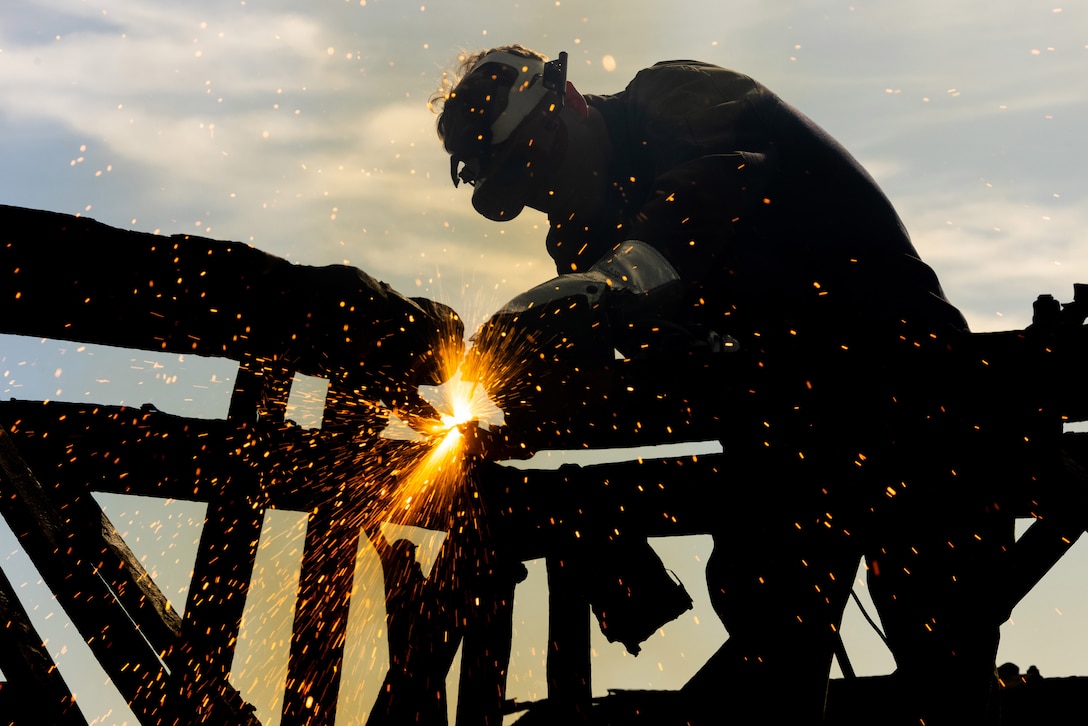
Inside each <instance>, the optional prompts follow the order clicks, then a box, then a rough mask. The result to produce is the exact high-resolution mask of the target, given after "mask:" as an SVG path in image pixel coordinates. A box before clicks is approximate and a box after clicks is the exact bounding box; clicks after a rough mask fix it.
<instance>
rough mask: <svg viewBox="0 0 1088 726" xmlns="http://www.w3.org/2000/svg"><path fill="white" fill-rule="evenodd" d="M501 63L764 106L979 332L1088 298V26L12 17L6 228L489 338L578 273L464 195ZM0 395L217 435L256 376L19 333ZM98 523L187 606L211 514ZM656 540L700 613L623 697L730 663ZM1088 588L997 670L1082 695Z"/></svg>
mask: <svg viewBox="0 0 1088 726" xmlns="http://www.w3.org/2000/svg"><path fill="white" fill-rule="evenodd" d="M508 42H521V43H523V44H526V45H528V46H531V47H534V48H537V49H539V50H541V51H543V52H545V53H548V54H549V55H552V56H555V55H557V54H558V52H559V51H561V50H566V51H568V52H569V54H570V61H571V62H570V73H569V77H570V79H571V80H572V81H573V82H574V83H575V84H576V85H577V86H578V87H579V89H580V90H582V91H586V92H598V93H607V92H612V91H618V90H620V89H622V88H623V86H624V85H626V83H627V81H628V80H630V78H631V77H632V76H633V75H634V74H635V73H636V72H637V71H638V70H639V69H641V68H643V67H645V66H647V65H650V64H652V63H653V62H655V61H657V60H663V59H670V58H694V59H699V60H705V61H710V62H714V63H718V64H720V65H724V66H728V67H732V68H735V69H738V70H741V71H743V72H746V73H748V74H750V75H752V76H753V77H755V78H757V79H758V80H760V81H762V82H763V83H765V84H766V85H768V86H769V87H770V88H771V89H773V90H774V91H776V92H777V93H778V94H779V95H781V96H782V97H784V98H785V99H786V100H787V101H789V102H790V103H792V104H794V105H795V106H797V107H798V108H800V109H801V110H802V111H803V112H804V113H806V114H807V115H809V116H810V117H811V118H813V119H814V120H815V121H816V122H817V123H819V124H821V125H822V126H824V127H825V128H826V129H827V130H828V131H830V132H831V133H832V135H834V136H835V137H837V138H838V139H839V140H840V141H842V142H843V144H844V145H845V146H846V147H847V148H848V149H850V150H851V151H852V152H853V153H854V155H855V156H857V157H858V159H859V160H860V161H861V162H862V163H863V164H864V165H865V166H866V167H867V168H868V169H869V170H870V172H872V174H873V175H874V176H875V177H876V179H877V181H878V182H879V183H880V184H881V186H882V187H883V189H884V190H885V192H886V193H887V194H888V196H889V197H890V198H891V199H892V201H893V203H894V204H895V205H896V207H897V209H898V210H899V212H900V215H901V216H902V217H903V219H904V221H905V222H906V224H907V227H908V228H909V229H910V231H911V234H912V237H913V239H914V241H915V244H916V246H917V248H918V249H919V251H920V253H921V255H922V257H923V258H924V259H925V260H926V261H927V262H929V263H930V265H932V266H933V267H934V268H935V269H936V271H937V273H938V274H939V276H940V277H941V280H942V282H943V284H944V287H945V291H946V293H947V294H948V296H949V297H950V298H951V299H952V301H953V302H954V303H956V304H957V305H958V306H959V307H960V308H961V309H962V310H963V311H964V313H965V314H966V315H967V317H968V319H969V321H970V322H971V325H972V327H973V328H974V329H975V330H979V331H982V330H1002V329H1012V328H1017V327H1023V326H1024V325H1025V324H1027V322H1028V321H1029V319H1030V314H1031V303H1032V301H1033V300H1034V298H1035V296H1036V295H1038V294H1040V293H1051V294H1054V295H1055V296H1056V297H1058V298H1059V299H1060V300H1069V299H1070V298H1071V295H1072V285H1073V283H1075V282H1088V232H1086V230H1088V204H1086V200H1088V174H1086V173H1085V169H1086V168H1088V137H1086V135H1085V129H1088V92H1086V87H1085V83H1086V82H1085V79H1086V78H1088V3H1084V2H1082V1H1079V2H1076V3H1073V2H1064V1H1063V0H1049V1H1046V2H1042V1H1036V0H1024V1H1022V2H1016V3H1011V2H1007V3H995V2H992V0H914V1H913V2H910V3H904V2H898V1H896V0H872V1H867V0H858V1H856V2H853V3H850V2H849V0H843V1H841V2H838V1H836V2H832V1H829V0H785V1H783V2H778V3H767V2H763V1H762V0H744V1H740V2H736V1H734V2H722V1H721V0H671V1H670V2H667V3H666V2H662V3H648V2H630V1H628V2H618V0H600V1H599V2H592V3H590V2H573V1H572V0H562V1H561V2H556V1H555V0H521V1H520V2H513V1H510V0H506V1H503V2H499V1H491V0H488V1H481V0H471V1H467V2H464V1H461V0H458V1H457V2H454V1H453V0H438V1H436V2H433V3H432V2H416V3H409V2H402V1H397V0H362V1H360V0H314V1H313V2H302V1H301V0H267V1H265V0H244V1H242V0H227V1H222V0H220V1H218V2H213V1H212V0H190V1H188V2H185V3H178V2H173V3H168V2H161V1H160V2H153V1H151V0H143V1H139V0H94V1H82V0H4V3H3V5H2V7H0V161H2V163H0V203H4V204H12V205H20V206H26V207H34V208H40V209H47V210H51V211H57V212H65V213H78V214H83V215H86V216H90V217H93V218H95V219H97V220H99V221H101V222H104V223H106V224H110V225H114V226H117V227H121V228H126V229H135V230H140V231H146V232H152V231H158V232H160V233H162V234H173V233H194V234H200V235H204V236H209V237H213V238H216V239H222V240H239V241H244V242H248V243H250V244H253V245H254V246H256V247H258V248H260V249H261V250H264V251H267V252H270V253H273V254H277V255H281V256H284V257H287V258H289V259H291V260H293V261H296V262H299V263H305V264H315V265H322V264H329V263H341V262H344V263H348V264H351V265H355V266H357V267H360V268H362V269H363V270H365V271H367V272H369V273H370V274H372V275H374V276H375V277H378V278H380V279H383V280H385V281H386V282H388V283H390V284H391V285H392V286H393V287H394V288H396V289H398V290H401V291H402V292H405V293H408V294H412V295H427V296H431V297H435V298H437V299H440V300H443V301H444V302H447V303H449V304H451V305H453V306H454V307H455V308H456V309H457V310H458V311H459V312H460V313H461V314H462V316H464V317H465V318H466V319H467V323H468V327H469V329H472V328H474V327H475V326H476V325H477V324H478V323H479V322H481V321H482V320H483V319H484V318H485V317H486V316H487V315H488V314H490V313H491V312H493V311H494V310H495V309H497V308H498V307H499V305H501V304H502V303H503V302H505V301H506V300H507V299H509V298H511V297H513V296H514V295H516V294H517V293H518V292H521V291H522V290H524V289H526V288H528V287H530V286H532V285H534V284H536V283H538V282H541V281H543V280H545V279H547V278H549V277H551V276H552V275H553V267H552V265H551V261H550V260H549V259H548V257H547V256H546V254H545V252H544V246H543V236H544V229H545V221H544V219H543V218H542V217H540V216H539V215H537V214H535V213H532V212H526V213H525V214H523V215H522V217H521V218H519V219H518V220H516V221H514V222H511V223H507V224H505V225H500V224H496V223H492V222H488V221H487V220H484V219H482V218H480V217H478V216H476V214H475V212H473V210H472V208H471V205H470V202H469V193H468V192H467V191H466V190H465V189H460V190H455V189H453V187H452V185H451V184H450V182H449V174H448V159H447V157H446V156H445V155H444V154H443V152H442V150H441V147H440V146H439V144H438V141H437V138H436V136H435V133H434V116H433V115H432V114H431V112H430V111H429V110H428V109H427V105H426V101H427V98H428V97H429V95H430V94H431V92H432V90H433V89H434V88H435V87H436V85H437V82H438V79H439V78H440V76H441V72H442V70H443V68H445V67H447V66H448V65H449V64H450V62H451V61H452V59H453V58H454V57H455V56H456V54H457V52H458V50H459V49H461V48H470V49H476V48H480V47H489V46H492V45H498V44H503V43H508ZM0 374H2V376H0V396H3V397H20V398H31V399H58V400H75V401H96V402H102V403H121V402H124V403H126V404H132V405H140V404H141V403H143V402H145V401H149V400H150V401H154V402H155V403H156V404H157V405H159V407H160V408H162V409H164V410H169V411H172V412H176V413H181V414H184V415H190V416H221V415H223V413H224V412H225V406H226V403H225V401H226V397H227V396H229V392H230V386H231V377H232V375H233V371H232V369H231V367H230V366H229V365H224V364H223V362H221V361H220V362H217V361H202V360H198V359H193V358H192V357H187V358H185V359H182V360H179V359H177V358H176V357H174V358H171V357H165V358H164V357H161V356H152V355H150V354H146V353H142V352H121V353H118V352H116V351H109V350H103V349H96V348H94V347H91V346H76V345H71V344H65V343H63V342H42V341H38V340H26V339H17V338H13V337H10V336H0ZM107 499H108V501H107ZM103 501H105V502H106V506H107V511H108V514H109V515H110V516H111V518H113V520H114V522H115V524H116V525H117V526H118V528H119V529H120V530H121V531H122V532H123V533H125V534H126V536H127V538H128V540H129V542H130V544H131V545H132V547H133V549H134V550H135V551H136V552H137V554H139V555H140V556H141V557H143V558H144V559H145V562H146V565H147V567H148V568H149V569H150V570H152V571H153V574H154V576H155V577H156V579H157V581H158V582H159V583H160V585H161V586H162V587H163V589H164V591H166V592H167V594H168V595H169V596H170V597H171V598H172V600H173V601H174V603H175V604H176V605H177V606H178V607H179V608H180V606H181V605H182V604H183V603H184V601H185V596H184V593H185V590H186V587H187V584H188V583H187V577H188V570H189V567H191V562H192V557H193V552H194V543H195V541H196V538H197V537H198V536H199V522H200V521H201V520H202V512H201V511H200V508H199V507H194V506H192V505H189V504H185V503H180V502H174V503H163V502H159V501H154V500H137V499H134V498H126V497H109V498H103ZM298 524H299V519H298V517H297V516H295V515H293V514H292V513H289V512H277V513H275V515H274V516H272V517H270V519H269V522H268V524H267V530H266V533H265V536H264V537H263V538H262V550H261V561H260V562H259V567H261V568H263V572H264V574H265V577H263V578H262V579H261V580H260V581H258V582H256V583H255V588H254V592H253V593H252V594H251V597H250V606H249V609H248V611H247V622H246V625H247V637H246V640H245V642H243V643H242V644H241V646H240V648H239V659H238V661H237V662H236V665H235V668H234V673H233V680H234V682H235V684H236V685H237V686H238V687H239V688H240V689H242V691H243V695H245V696H246V697H247V698H250V699H251V700H252V701H253V702H254V703H256V704H257V706H258V708H259V709H260V710H259V713H260V716H261V718H262V720H263V722H264V723H266V724H268V723H277V722H278V715H277V713H276V712H277V710H278V704H279V703H281V701H280V700H277V699H280V698H281V696H280V695H278V694H277V693H276V688H275V674H276V673H277V672H279V673H281V674H282V670H283V668H285V658H286V647H285V642H284V641H283V638H284V637H285V636H284V635H283V633H282V623H283V622H288V623H289V617H290V606H291V599H292V598H291V597H290V596H288V595H287V594H286V593H287V592H288V590H285V589H284V588H285V587H289V586H290V585H291V577H292V575H291V572H292V568H293V567H297V561H298V558H299V556H300V551H299V548H300V547H301V544H300V529H299V526H298ZM0 540H2V541H0V565H2V566H3V569H4V571H5V572H6V573H7V574H8V576H9V577H10V578H11V579H12V581H13V582H14V584H15V585H16V587H17V588H19V589H20V593H21V595H22V596H23V597H24V602H25V603H26V604H27V607H28V609H29V610H31V614H32V617H33V618H34V619H35V624H36V626H37V627H38V628H39V630H40V631H41V633H42V635H43V637H45V638H47V639H48V645H49V650H50V652H51V653H53V654H54V657H55V658H56V661H57V664H58V667H59V668H60V669H61V672H62V673H63V674H64V676H65V678H66V679H67V680H68V682H69V684H70V686H71V687H72V688H73V690H75V691H76V693H77V698H78V700H79V703H80V705H81V707H83V708H84V709H85V713H86V714H87V717H88V719H89V720H91V721H92V722H93V723H97V724H122V723H129V724H134V723H135V720H134V719H133V718H132V716H131V714H130V713H128V712H127V710H126V709H125V706H124V704H123V702H122V701H121V700H120V699H119V698H117V697H116V696H115V695H114V694H112V693H111V692H110V691H111V689H110V688H109V687H103V685H102V684H103V680H104V676H103V675H102V674H101V672H96V671H95V670H94V664H93V661H91V662H88V660H87V655H86V653H85V651H84V650H83V648H82V645H81V643H80V641H79V639H78V637H76V635H75V633H74V629H73V627H72V626H71V625H70V624H68V623H67V620H66V616H65V615H64V613H63V611H62V610H61V609H60V608H59V607H58V606H57V605H56V604H55V603H54V602H53V601H52V600H51V598H50V596H49V595H48V592H46V591H44V590H43V589H42V587H41V586H40V584H39V582H38V580H39V578H38V576H37V574H36V573H35V572H34V571H33V568H31V567H30V566H29V565H28V564H27V562H26V561H25V557H24V556H23V555H22V553H21V552H20V551H19V548H18V545H17V543H16V541H15V539H14V537H12V536H11V534H10V532H9V531H8V530H7V529H6V526H0ZM657 544H658V545H659V549H660V551H661V553H662V556H663V558H664V559H665V560H666V564H667V565H668V566H670V567H671V568H672V569H674V570H676V571H677V573H678V574H680V577H681V578H682V579H683V580H684V582H685V584H686V585H687V586H688V588H689V590H691V591H692V593H693V595H695V597H696V605H697V608H696V610H695V611H693V612H692V613H688V614H686V615H685V616H683V617H682V618H681V619H680V620H678V621H676V622H674V623H672V624H670V625H668V626H666V628H664V630H663V631H662V633H661V634H660V635H659V636H654V638H652V639H651V641H650V642H649V643H647V645H646V646H645V649H644V652H643V654H642V655H640V656H639V657H638V658H637V659H636V658H632V657H630V656H626V655H624V654H623V650H622V646H619V645H615V646H610V645H608V644H607V643H604V642H603V639H598V640H597V641H596V642H595V654H596V655H595V659H594V668H595V670H594V686H595V691H596V692H598V693H601V694H603V693H604V692H605V691H606V689H607V688H675V687H678V686H679V685H681V684H682V683H683V682H684V681H685V680H686V679H687V678H688V677H689V676H690V675H691V674H692V673H693V672H694V671H695V670H696V669H697V668H698V667H699V665H701V664H702V662H703V661H704V660H705V659H706V657H707V656H708V655H709V654H710V653H711V652H712V651H713V650H714V649H715V648H716V647H717V645H718V644H720V642H721V641H722V639H723V638H724V633H723V631H722V629H721V627H720V625H719V624H718V622H717V620H716V618H715V617H714V615H713V613H712V612H711V611H710V610H709V609H708V606H707V604H706V593H705V583H704V582H703V580H702V575H701V569H700V568H701V562H705V559H706V556H707V555H708V554H709V544H708V542H707V540H706V538H690V539H675V540H669V541H665V542H659V543H657ZM371 556H372V553H370V552H367V551H364V552H363V553H362V555H361V557H360V563H361V564H360V569H359V577H358V578H357V579H358V580H359V582H358V585H359V592H358V593H357V597H356V598H355V601H354V602H355V603H357V607H356V608H355V609H354V610H353V613H352V618H353V623H355V627H354V628H353V635H352V638H351V640H350V642H349V645H348V649H349V655H348V658H349V662H348V663H347V665H346V668H347V672H346V673H345V687H344V690H343V691H342V701H341V709H340V713H341V718H340V720H339V722H340V723H341V724H344V723H358V722H360V720H361V719H362V718H363V714H365V712H366V711H367V710H368V709H369V706H370V702H372V700H373V694H374V691H375V690H376V688H377V686H378V685H379V684H380V681H381V677H382V672H383V671H382V667H383V663H384V658H385V653H384V646H383V645H382V643H381V640H380V638H379V637H378V636H377V630H378V628H379V626H380V623H381V603H380V601H381V582H380V578H375V577H373V576H372V575H371V574H369V573H371V572H372V571H373V570H372V569H367V567H366V565H367V563H368V562H370V559H369V558H370V557H371ZM1086 564H1088V551H1085V548H1084V546H1083V543H1081V545H1080V546H1078V547H1076V548H1074V550H1073V552H1072V553H1071V554H1069V555H1068V556H1067V558H1066V559H1065V560H1064V561H1063V562H1062V563H1061V565H1060V566H1059V567H1058V568H1056V569H1055V570H1054V571H1053V572H1052V573H1051V575H1049V576H1048V577H1047V579H1046V580H1045V581H1044V582H1043V583H1042V584H1041V585H1040V586H1039V587H1038V588H1037V589H1036V591H1035V592H1033V593H1032V594H1031V595H1030V596H1029V598H1028V599H1027V600H1025V602H1024V603H1023V604H1022V606H1021V607H1020V608H1018V609H1017V611H1016V612H1015V613H1014V616H1013V621H1012V622H1010V623H1009V624H1008V625H1006V626H1005V628H1004V631H1003V644H1002V651H1001V655H1000V660H1001V661H1004V660H1012V661H1014V662H1016V663H1018V664H1020V665H1021V667H1022V668H1026V667H1027V666H1028V665H1031V664H1036V665H1038V666H1039V668H1040V670H1041V671H1042V673H1043V675H1044V676H1058V675H1086V674H1088V655H1085V653H1088V592H1085V586H1084V585H1083V582H1084V577H1083V573H1084V566H1085V565H1086ZM530 569H531V570H532V574H531V576H530V579H529V580H528V581H527V583H526V584H525V585H524V586H522V587H521V588H519V591H518V606H517V610H516V619H517V621H518V625H517V633H516V637H515V643H514V648H515V654H514V661H513V663H512V669H513V672H512V675H511V681H510V695H511V696H512V697H516V698H518V699H519V700H532V699H534V698H541V697H543V696H544V690H543V683H542V680H543V648H544V645H545V642H544V638H545V637H546V636H545V630H544V613H543V611H542V610H541V608H540V592H541V585H540V582H541V580H542V579H543V573H542V570H543V568H542V566H539V565H536V564H534V565H532V566H531V568H530ZM858 589H859V591H863V590H864V584H863V583H862V582H860V581H859V582H858ZM366 602H369V603H370V607H369V609H368V608H367V607H366V605H365V604H366ZM285 618H286V619H287V620H285ZM277 628H280V629H279V630H277ZM844 633H845V636H846V638H847V643H848V648H849V649H850V654H851V656H852V657H853V659H854V664H855V667H857V668H858V670H859V671H860V672H862V673H886V672H889V671H890V669H891V667H892V666H891V659H890V657H889V656H888V654H887V653H886V651H884V650H883V647H882V646H881V645H880V643H879V641H877V640H876V638H875V636H874V635H872V633H871V632H868V628H867V626H866V625H865V624H864V622H863V621H862V620H861V618H860V616H858V615H857V612H856V610H855V609H854V607H853V606H852V605H851V606H850V608H849V609H848V614H847V621H846V623H845V624H844ZM277 639H278V641H279V642H277ZM243 661H245V662H243ZM277 668H279V669H280V670H279V671H277V670H276V669H277Z"/></svg>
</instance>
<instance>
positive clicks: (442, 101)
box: [427, 43, 548, 141]
mask: <svg viewBox="0 0 1088 726" xmlns="http://www.w3.org/2000/svg"><path fill="white" fill-rule="evenodd" d="M489 53H511V54H513V55H519V56H521V57H523V58H536V59H538V60H541V61H544V62H547V60H548V56H546V55H544V54H543V53H538V52H536V51H535V50H531V49H529V48H526V47H525V46H523V45H519V44H517V43H514V44H512V45H500V46H497V47H495V48H489V49H487V50H479V51H467V50H462V51H461V53H460V54H458V56H457V60H456V62H455V64H454V66H453V68H452V69H449V70H445V71H443V72H442V79H441V81H440V82H439V85H438V88H437V89H435V91H434V93H432V94H431V97H430V98H429V99H428V100H427V107H428V108H430V109H431V110H432V111H433V112H435V113H437V114H438V119H437V122H436V125H437V129H436V130H437V132H438V138H439V139H440V140H442V141H445V139H446V133H445V127H446V125H445V123H444V113H445V110H446V109H445V105H446V102H447V101H448V100H449V99H450V98H452V97H453V96H454V95H455V94H456V92H457V90H458V88H459V87H460V86H461V83H462V82H463V81H464V80H465V79H466V78H467V77H468V76H469V75H470V74H471V73H472V70H473V69H474V68H475V67H476V66H477V64H479V62H480V61H481V60H482V59H483V58H484V56H486V55H487V54H489ZM481 80H484V79H481Z"/></svg>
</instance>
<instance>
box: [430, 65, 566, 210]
mask: <svg viewBox="0 0 1088 726" xmlns="http://www.w3.org/2000/svg"><path fill="white" fill-rule="evenodd" d="M566 67H567V54H566V53H565V52H564V53H560V54H559V58H558V59H557V60H554V61H548V62H545V61H543V60H540V59H539V58H528V57H524V56H520V55H516V54H513V53H508V52H504V51H494V52H491V53H488V54H487V55H485V56H484V57H483V58H481V59H480V61H479V63H477V64H476V66H475V67H474V68H473V69H472V70H471V71H470V72H469V73H468V75H467V76H465V78H464V79H463V80H462V81H461V83H459V84H458V85H457V88H455V89H454V91H453V93H452V94H450V97H449V99H447V101H446V104H445V107H444V110H443V114H442V120H441V121H440V122H439V130H440V132H441V133H442V136H443V139H444V141H445V146H446V150H447V151H448V152H449V153H450V178H451V179H452V181H453V185H454V186H457V185H458V184H460V182H465V183H467V184H469V185H470V186H472V187H473V190H472V206H473V207H474V208H475V209H476V211H477V212H479V213H480V214H481V215H483V216H484V217H487V218H488V219H491V220H495V221H505V220H509V219H513V218H514V217H516V216H517V215H518V214H520V213H521V210H522V209H524V207H525V204H524V199H525V195H526V193H527V192H528V190H529V187H530V184H531V183H532V181H533V179H534V177H538V176H540V175H542V174H544V175H546V174H547V172H548V171H549V170H551V169H553V168H554V167H555V166H556V165H557V164H558V162H559V161H560V159H561V154H562V151H563V149H564V147H565V143H564V140H565V134H564V130H563V127H562V124H560V122H559V118H558V114H559V110H560V109H561V108H562V106H563V99H564V96H565V93H566V85H567V73H566Z"/></svg>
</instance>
